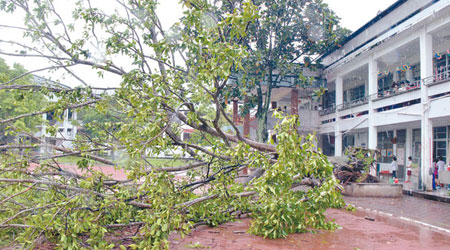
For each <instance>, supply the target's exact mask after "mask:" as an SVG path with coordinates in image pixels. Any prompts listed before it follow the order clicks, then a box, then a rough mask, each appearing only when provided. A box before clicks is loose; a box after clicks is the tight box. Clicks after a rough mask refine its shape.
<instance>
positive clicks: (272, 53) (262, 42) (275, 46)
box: [217, 0, 349, 142]
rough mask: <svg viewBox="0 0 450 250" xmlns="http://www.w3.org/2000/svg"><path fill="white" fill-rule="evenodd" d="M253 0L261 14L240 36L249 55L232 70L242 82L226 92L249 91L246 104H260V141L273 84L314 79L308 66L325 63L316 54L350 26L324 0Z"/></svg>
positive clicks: (222, 11) (237, 1)
mask: <svg viewBox="0 0 450 250" xmlns="http://www.w3.org/2000/svg"><path fill="white" fill-rule="evenodd" d="M218 2H219V3H222V1H218ZM243 2H244V1H242V0H232V1H224V2H223V4H218V6H220V8H218V12H217V13H218V15H219V16H221V17H225V16H226V15H227V14H229V13H232V12H233V11H234V10H235V9H236V8H239V6H241V5H242V3H243ZM252 2H253V4H255V5H256V6H257V8H258V9H259V13H258V14H259V15H258V17H257V18H256V19H255V21H254V22H252V23H249V24H248V26H247V28H246V36H245V37H243V38H242V39H241V40H240V41H238V42H239V43H241V44H243V45H245V47H246V49H247V53H248V55H247V56H246V57H245V58H244V60H243V63H242V68H236V69H235V70H233V73H234V74H235V78H236V83H237V84H236V86H234V85H232V86H230V89H229V90H228V93H226V95H227V97H229V98H230V99H232V98H235V97H237V98H239V99H241V100H244V99H245V97H247V98H248V101H249V102H248V103H247V107H246V110H248V109H249V108H253V107H256V110H257V111H256V117H257V119H258V131H257V137H258V141H260V142H266V141H267V114H268V111H269V108H270V103H271V101H270V100H271V97H272V90H273V89H274V88H277V87H279V86H280V83H281V82H282V81H285V82H286V81H287V82H291V80H295V82H293V84H292V87H295V86H303V87H308V86H309V85H310V84H311V83H312V81H313V79H310V78H307V77H305V76H303V70H304V69H305V68H308V69H311V70H312V71H314V70H316V69H317V67H320V65H319V64H318V63H317V62H315V58H317V57H318V56H319V55H320V54H321V53H323V52H325V51H326V50H327V49H329V48H330V47H332V46H335V45H336V44H337V43H338V42H339V41H340V40H341V39H342V38H343V37H345V36H346V35H348V34H349V31H348V30H347V29H345V28H342V27H340V26H339V18H338V17H337V16H336V15H335V13H334V12H333V11H332V10H331V9H329V8H328V5H327V4H325V3H323V2H322V1H321V0H277V1H265V0H255V1H252ZM288 77H289V78H288ZM292 78H294V79H292ZM246 112H248V111H246Z"/></svg>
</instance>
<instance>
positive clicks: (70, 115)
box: [67, 109, 73, 121]
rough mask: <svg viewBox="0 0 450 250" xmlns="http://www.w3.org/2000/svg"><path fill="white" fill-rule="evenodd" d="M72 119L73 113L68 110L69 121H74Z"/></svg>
mask: <svg viewBox="0 0 450 250" xmlns="http://www.w3.org/2000/svg"><path fill="white" fill-rule="evenodd" d="M72 117H73V112H72V110H71V109H68V110H67V119H69V121H70V120H72Z"/></svg>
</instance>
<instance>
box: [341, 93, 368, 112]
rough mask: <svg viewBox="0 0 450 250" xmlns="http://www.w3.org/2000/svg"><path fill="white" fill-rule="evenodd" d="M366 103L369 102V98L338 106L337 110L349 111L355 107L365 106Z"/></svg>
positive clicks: (365, 97)
mask: <svg viewBox="0 0 450 250" xmlns="http://www.w3.org/2000/svg"><path fill="white" fill-rule="evenodd" d="M368 102H369V96H364V97H362V98H359V99H356V100H353V101H350V102H346V103H343V104H341V105H338V107H337V108H338V110H344V109H349V108H353V107H356V106H360V105H363V104H366V103H368Z"/></svg>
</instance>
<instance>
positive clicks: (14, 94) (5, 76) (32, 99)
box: [0, 58, 46, 144]
mask: <svg viewBox="0 0 450 250" xmlns="http://www.w3.org/2000/svg"><path fill="white" fill-rule="evenodd" d="M26 72H27V71H26V70H25V69H24V68H23V67H22V66H21V65H19V64H14V66H13V68H10V67H9V66H8V65H7V64H6V62H5V60H4V59H2V58H0V82H2V83H7V82H9V81H11V80H14V79H15V78H19V79H17V80H16V81H14V84H15V85H16V86H24V85H31V84H33V82H32V79H31V77H30V76H26V77H20V76H21V75H23V74H24V73H26ZM10 85H11V84H10ZM45 103H46V100H45V98H44V95H42V94H41V93H36V92H35V91H21V90H19V89H8V88H5V89H3V88H0V107H1V109H0V120H4V119H7V118H8V117H14V116H18V115H23V114H27V113H30V112H31V111H33V110H37V109H42V108H43V107H44V106H45ZM40 122H41V119H40V117H26V118H24V119H21V120H17V121H15V122H14V123H11V126H13V127H14V128H16V129H17V130H25V131H35V130H36V126H37V125H39V124H40ZM0 131H1V134H0V143H1V144H3V143H4V142H5V141H4V140H5V139H6V134H5V133H6V126H4V125H3V124H0ZM8 131H10V132H11V133H13V131H11V130H10V129H8Z"/></svg>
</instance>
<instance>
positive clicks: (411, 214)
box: [344, 195, 450, 249]
mask: <svg viewBox="0 0 450 250" xmlns="http://www.w3.org/2000/svg"><path fill="white" fill-rule="evenodd" d="M344 200H345V201H346V202H347V203H350V204H352V205H355V206H357V207H363V208H366V209H371V210H376V211H381V212H383V213H387V214H391V215H393V216H395V217H398V218H403V219H405V218H406V220H411V221H414V222H418V223H422V225H425V224H429V225H431V226H435V227H439V228H442V229H445V230H448V232H450V204H448V203H444V202H439V201H432V200H426V199H422V198H416V197H412V196H407V195H404V196H403V198H364V197H349V196H346V197H344ZM448 249H450V238H449V248H448Z"/></svg>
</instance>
